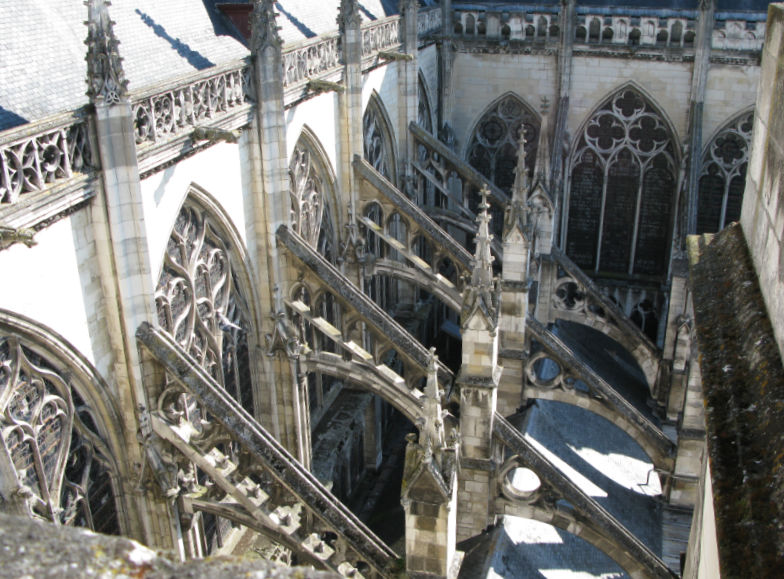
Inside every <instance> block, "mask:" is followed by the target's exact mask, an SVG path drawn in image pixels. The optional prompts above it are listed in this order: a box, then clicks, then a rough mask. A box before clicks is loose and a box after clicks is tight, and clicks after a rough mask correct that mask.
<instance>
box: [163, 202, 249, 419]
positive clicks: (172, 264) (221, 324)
mask: <svg viewBox="0 0 784 579" xmlns="http://www.w3.org/2000/svg"><path fill="white" fill-rule="evenodd" d="M233 237H235V236H233V235H231V234H230V233H229V232H228V231H227V229H226V228H225V227H224V225H223V223H222V222H221V221H220V219H219V216H217V215H215V214H213V213H211V212H209V211H208V210H207V209H206V208H205V207H204V206H203V205H202V204H201V203H200V202H199V201H198V200H197V199H195V198H194V196H189V197H188V198H187V199H186V200H185V203H184V204H183V206H182V208H181V209H180V212H179V214H178V215H177V218H176V220H175V223H174V227H173V228H172V231H171V234H170V235H169V242H168V243H167V245H166V253H165V254H164V259H163V268H162V271H161V274H160V277H159V278H158V284H157V286H156V289H155V304H156V308H157V310H158V323H159V324H160V326H161V328H162V329H163V330H164V331H166V332H167V333H169V334H170V335H171V336H172V337H173V338H174V339H175V340H176V341H177V343H178V344H179V345H180V346H181V347H182V348H183V350H185V351H186V352H188V354H190V355H191V356H193V358H194V359H196V361H197V362H198V363H199V364H200V365H201V366H202V367H203V368H204V369H205V370H206V371H207V372H208V373H209V374H210V375H211V376H212V377H213V378H214V379H215V381H216V382H217V383H218V384H220V385H221V386H222V387H223V388H224V389H225V390H226V391H227V392H228V393H229V394H230V395H231V396H232V397H233V398H234V399H235V400H236V401H237V402H239V403H240V405H242V407H243V408H244V409H245V410H246V411H248V412H249V413H250V414H251V415H253V416H256V415H257V413H256V410H255V407H254V388H253V384H254V378H253V371H252V368H251V359H250V350H251V348H252V346H253V344H254V339H255V335H256V329H255V328H256V325H255V323H254V321H253V320H254V316H253V315H252V313H251V309H250V305H249V304H250V301H249V300H248V295H250V290H249V289H247V288H248V286H247V279H248V277H247V273H246V270H245V267H244V259H243V258H242V257H241V256H242V255H243V253H242V249H241V248H240V247H238V246H237V244H236V241H234V240H233V239H232V238H233Z"/></svg>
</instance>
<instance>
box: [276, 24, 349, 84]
mask: <svg viewBox="0 0 784 579" xmlns="http://www.w3.org/2000/svg"><path fill="white" fill-rule="evenodd" d="M342 59H343V53H342V50H341V46H340V35H339V34H337V33H334V34H325V35H322V36H318V37H316V38H313V39H310V40H307V41H305V42H301V43H297V44H294V45H291V46H284V47H283V87H284V89H289V88H291V87H295V86H297V85H300V84H304V83H306V82H307V81H308V80H309V79H313V78H319V77H323V76H327V75H329V74H331V73H333V72H335V71H336V70H338V69H340V67H341V66H342Z"/></svg>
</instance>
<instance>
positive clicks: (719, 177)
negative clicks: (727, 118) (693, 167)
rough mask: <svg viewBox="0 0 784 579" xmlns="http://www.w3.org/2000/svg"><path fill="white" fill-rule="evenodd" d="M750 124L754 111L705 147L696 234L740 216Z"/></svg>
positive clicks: (743, 116) (725, 224)
mask: <svg viewBox="0 0 784 579" xmlns="http://www.w3.org/2000/svg"><path fill="white" fill-rule="evenodd" d="M753 125H754V112H753V111H749V112H747V113H745V114H742V115H740V116H739V117H736V118H735V119H733V120H732V121H731V122H730V123H729V124H727V125H726V126H725V127H724V128H723V129H721V131H719V133H718V134H717V135H716V136H715V137H714V138H713V139H712V140H711V142H710V143H709V144H708V146H707V147H706V149H705V153H704V154H703V156H702V172H701V173H700V181H699V193H698V197H697V233H716V232H717V231H719V230H720V229H723V228H724V227H726V226H727V225H729V224H730V223H731V222H733V221H737V220H738V219H740V209H741V206H742V204H743V191H744V189H745V188H746V169H747V168H748V164H749V147H750V145H751V130H752V127H753Z"/></svg>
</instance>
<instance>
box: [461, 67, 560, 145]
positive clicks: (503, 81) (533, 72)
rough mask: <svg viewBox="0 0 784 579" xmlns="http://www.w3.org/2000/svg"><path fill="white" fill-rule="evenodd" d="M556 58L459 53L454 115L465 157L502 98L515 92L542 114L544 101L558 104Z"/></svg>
mask: <svg viewBox="0 0 784 579" xmlns="http://www.w3.org/2000/svg"><path fill="white" fill-rule="evenodd" d="M555 65H556V57H555V56H552V55H537V54H531V55H524V54H470V53H463V52H458V53H457V54H456V55H455V60H454V67H453V71H452V85H453V86H452V95H453V103H452V108H451V110H452V115H451V117H452V118H451V119H448V122H449V123H450V125H452V128H453V129H454V131H455V136H456V138H457V150H458V152H459V154H460V156H461V157H463V158H465V154H466V147H468V144H469V142H470V141H471V135H472V133H473V130H474V126H475V125H476V123H477V122H478V121H479V119H480V118H481V117H482V114H483V113H484V112H485V110H486V109H487V108H488V107H489V106H490V105H491V104H492V103H493V102H494V101H495V100H496V99H498V98H499V97H501V96H502V95H504V94H506V93H508V92H511V93H513V94H515V95H517V96H519V97H520V98H522V99H523V100H524V101H525V102H526V103H528V105H529V106H530V107H531V108H532V109H534V110H536V111H538V110H539V106H540V104H541V98H542V97H547V98H548V99H549V101H550V102H551V103H552V102H554V98H555V97H554V95H555V94H556V92H555V91H556V80H557V71H556V66H555Z"/></svg>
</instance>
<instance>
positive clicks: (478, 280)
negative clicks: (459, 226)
mask: <svg viewBox="0 0 784 579" xmlns="http://www.w3.org/2000/svg"><path fill="white" fill-rule="evenodd" d="M480 194H481V195H482V202H481V203H480V204H479V214H478V215H477V216H476V224H477V232H476V250H475V251H474V269H473V271H472V272H471V285H472V286H474V287H475V288H480V287H490V286H491V285H492V283H493V260H494V258H493V256H492V254H491V253H490V244H491V242H492V241H493V235H492V233H490V219H491V217H490V214H489V213H488V212H487V210H488V209H489V208H490V205H489V204H488V203H487V196H488V195H489V194H490V189H489V188H488V186H487V185H485V186H484V187H482V190H481V191H480Z"/></svg>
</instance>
